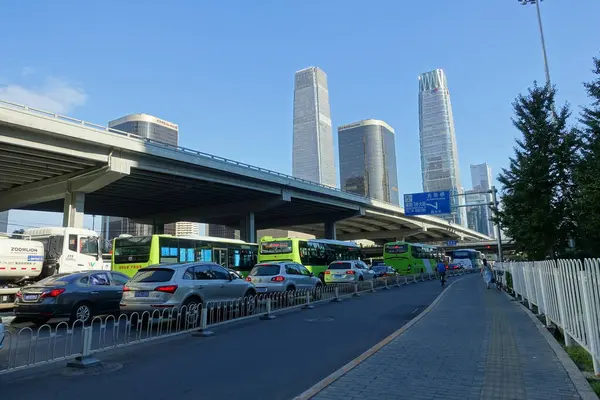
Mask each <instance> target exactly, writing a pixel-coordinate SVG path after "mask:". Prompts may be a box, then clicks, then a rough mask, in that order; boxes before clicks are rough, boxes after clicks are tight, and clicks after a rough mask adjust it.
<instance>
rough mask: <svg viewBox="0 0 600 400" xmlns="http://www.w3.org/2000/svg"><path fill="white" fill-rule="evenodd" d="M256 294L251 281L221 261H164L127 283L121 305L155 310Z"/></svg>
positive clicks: (125, 309) (126, 309)
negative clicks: (176, 262)
mask: <svg viewBox="0 0 600 400" xmlns="http://www.w3.org/2000/svg"><path fill="white" fill-rule="evenodd" d="M255 295H256V289H255V288H254V285H252V283H250V282H246V281H245V280H243V279H239V278H238V276H237V275H236V274H233V273H230V272H229V271H227V269H225V268H223V267H222V266H220V265H218V264H214V263H185V264H161V265H156V266H151V267H146V268H142V269H140V270H139V271H138V272H137V273H136V274H135V275H134V276H133V278H131V280H130V281H129V282H127V284H126V285H125V287H124V288H123V298H122V299H121V304H120V308H121V312H124V313H132V312H138V313H142V312H144V311H148V312H150V313H153V311H155V310H164V309H172V308H181V307H182V306H186V308H187V309H190V307H192V305H200V304H206V303H208V302H210V301H224V300H232V299H239V298H242V297H249V296H255Z"/></svg>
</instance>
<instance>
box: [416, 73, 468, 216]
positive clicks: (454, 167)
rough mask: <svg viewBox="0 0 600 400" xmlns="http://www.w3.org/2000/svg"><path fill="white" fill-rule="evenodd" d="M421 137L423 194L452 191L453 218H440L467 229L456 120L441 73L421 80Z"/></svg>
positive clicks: (443, 75) (424, 75)
mask: <svg viewBox="0 0 600 400" xmlns="http://www.w3.org/2000/svg"><path fill="white" fill-rule="evenodd" d="M419 136H420V142H421V174H422V178H423V191H425V192H434V191H439V190H450V191H451V194H453V195H455V196H454V197H453V198H452V203H451V204H452V206H453V207H454V208H453V211H452V213H451V214H447V215H439V217H441V218H444V219H446V220H448V221H450V222H453V223H455V224H459V225H462V226H467V213H466V210H465V209H464V207H460V208H458V207H456V206H458V205H464V204H465V199H464V196H462V195H461V196H456V195H459V194H463V193H464V190H463V188H462V186H461V182H460V170H459V167H458V149H457V146H456V135H455V133H454V118H453V116H452V105H451V104H450V92H449V91H448V83H447V82H446V75H445V74H444V71H443V70H441V69H436V70H433V71H429V72H425V73H423V74H421V75H420V76H419Z"/></svg>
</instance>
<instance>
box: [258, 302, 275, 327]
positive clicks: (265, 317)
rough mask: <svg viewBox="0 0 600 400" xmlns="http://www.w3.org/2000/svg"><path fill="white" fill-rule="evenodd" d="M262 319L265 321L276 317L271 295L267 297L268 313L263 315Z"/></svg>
mask: <svg viewBox="0 0 600 400" xmlns="http://www.w3.org/2000/svg"><path fill="white" fill-rule="evenodd" d="M260 319H262V320H265V321H270V320H272V319H275V316H274V315H273V314H271V298H270V297H268V298H267V313H266V314H263V315H261V316H260Z"/></svg>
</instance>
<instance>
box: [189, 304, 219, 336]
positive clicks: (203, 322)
mask: <svg viewBox="0 0 600 400" xmlns="http://www.w3.org/2000/svg"><path fill="white" fill-rule="evenodd" d="M207 327H208V307H205V306H202V308H201V309H200V329H198V331H197V332H194V333H192V336H194V337H211V336H214V334H215V333H214V332H213V331H211V330H208V329H207Z"/></svg>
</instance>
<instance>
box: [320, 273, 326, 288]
mask: <svg viewBox="0 0 600 400" xmlns="http://www.w3.org/2000/svg"><path fill="white" fill-rule="evenodd" d="M319 279H320V280H321V283H322V284H323V285H326V283H325V274H324V273H323V272H321V273H320V274H319Z"/></svg>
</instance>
